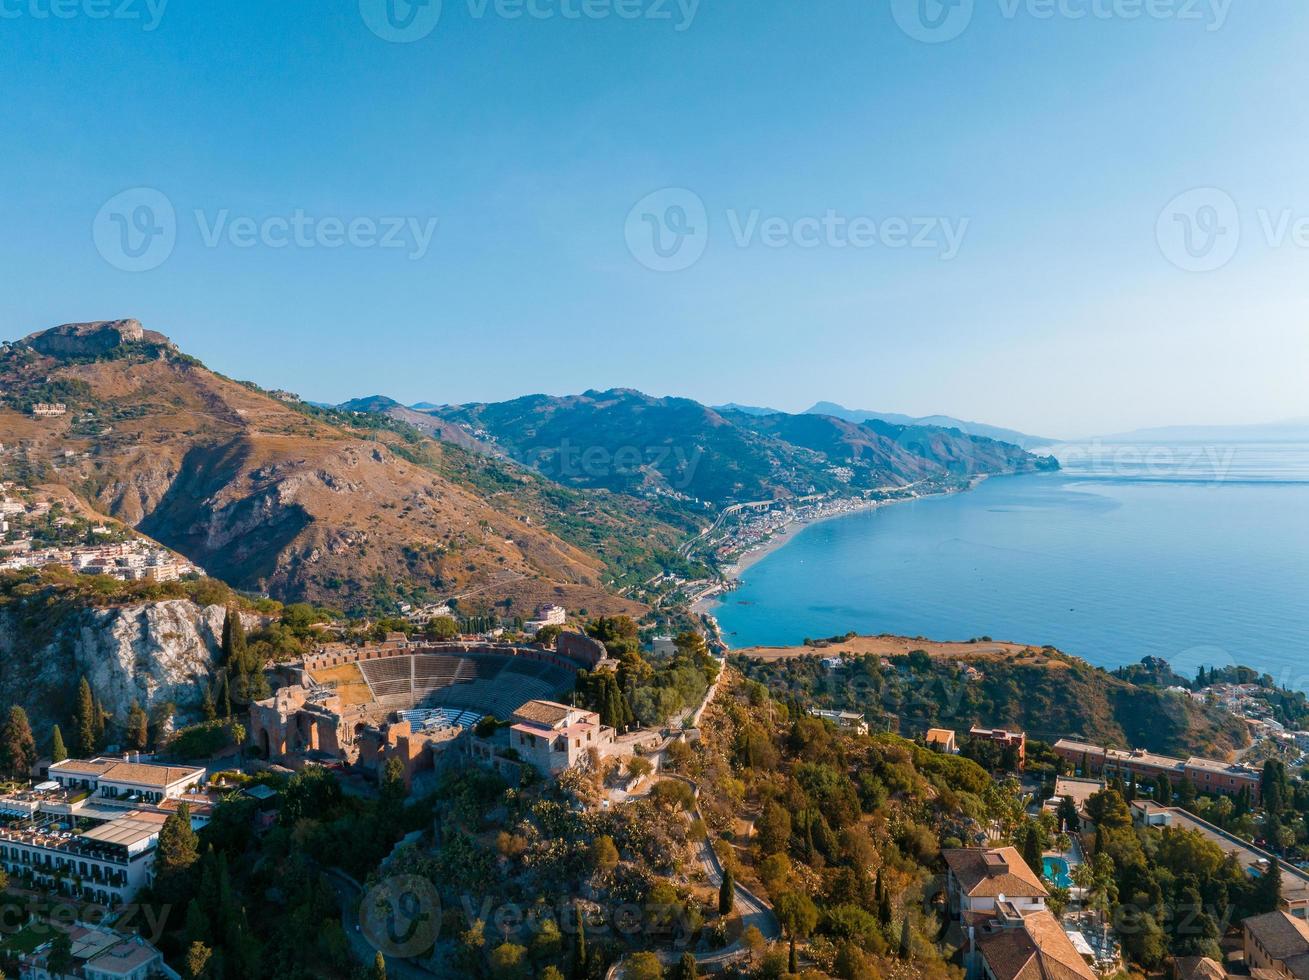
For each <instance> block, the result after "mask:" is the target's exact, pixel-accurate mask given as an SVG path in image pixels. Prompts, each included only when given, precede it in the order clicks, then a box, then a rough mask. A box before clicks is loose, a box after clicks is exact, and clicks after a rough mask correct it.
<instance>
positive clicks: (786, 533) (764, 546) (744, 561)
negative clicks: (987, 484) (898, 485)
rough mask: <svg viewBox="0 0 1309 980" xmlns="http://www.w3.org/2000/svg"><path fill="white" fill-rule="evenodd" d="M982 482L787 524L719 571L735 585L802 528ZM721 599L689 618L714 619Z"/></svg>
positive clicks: (713, 596)
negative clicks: (703, 617) (695, 616)
mask: <svg viewBox="0 0 1309 980" xmlns="http://www.w3.org/2000/svg"><path fill="white" fill-rule="evenodd" d="M985 479H986V477H985V476H979V477H977V478H975V479H974V480H973V481H972V482H970V483H969V485H968V486H967V487H966V488H961V489H955V490H942V491H941V492H940V493H927V494H922V495H921V496H914V497H896V498H893V499H890V500H864V501H860V502H858V503H855V504H854V505H853V506H851V507H848V508H846V509H844V510H840V511H836V512H834V513H831V514H820V515H818V516H816V517H809V518H804V519H797V520H794V521H791V522H790V523H789V524H787V525H786V527H784V528H782V530H780V531H778V532H776V533H775V534H773V535H772V536H770V537H769V538H768V540H766V541H763V542H761V543H760V544H758V545H756V546H755V547H753V548H751V549H750V550H748V551H746V552H745V553H743V554H742V555H741V556H740V557H739V558H737V559H736V560H735V561H734V562H732V563H731V564H730V565H727V566H726V567H725V568H723V576H724V578H725V579H726V580H727V581H728V582H729V583H731V582H737V581H739V580H740V579H741V576H742V575H744V574H745V573H746V572H747V571H748V570H749V569H750V568H751V567H753V566H754V565H757V564H758V563H759V562H761V561H763V560H764V559H765V558H767V557H768V556H769V555H771V554H772V553H773V552H775V551H779V550H781V549H782V548H785V547H786V546H787V545H788V544H790V543H791V542H792V541H793V540H794V539H795V537H796V535H798V534H799V533H800V532H801V531H803V530H805V529H806V528H810V527H815V526H817V525H819V524H822V523H825V522H826V521H834V520H837V519H838V518H841V517H850V516H852V515H854V514H862V513H865V512H867V511H875V510H878V509H880V508H882V507H889V506H891V505H893V504H903V503H910V502H912V501H915V500H927V499H929V498H931V497H948V496H950V495H951V494H956V493H967V492H968V491H969V490H972V489H973V488H974V487H976V486H977V485H978V484H979V483H981V482H982V481H983V480H985ZM723 595H724V591H723V590H715V591H712V592H710V593H708V594H707V595H703V596H701V597H700V598H699V599H696V601H695V602H693V603H691V606H690V609H691V612H692V614H694V615H697V616H707V617H708V618H709V619H714V616H713V611H714V608H715V607H716V606H718V605H719V603H721V602H722V601H723V598H722V597H723ZM714 624H715V626H717V620H714ZM719 633H720V635H721V630H720V631H719Z"/></svg>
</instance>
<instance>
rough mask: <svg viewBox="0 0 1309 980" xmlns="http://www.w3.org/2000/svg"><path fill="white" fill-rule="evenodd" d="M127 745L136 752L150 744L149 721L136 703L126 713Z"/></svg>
mask: <svg viewBox="0 0 1309 980" xmlns="http://www.w3.org/2000/svg"><path fill="white" fill-rule="evenodd" d="M127 744H128V746H129V747H130V748H133V749H137V750H138V751H144V750H145V748H146V746H147V745H149V744H150V719H149V718H148V717H146V713H145V711H143V710H142V708H141V705H140V704H138V703H137V702H136V701H133V702H132V707H131V708H129V709H128V711H127Z"/></svg>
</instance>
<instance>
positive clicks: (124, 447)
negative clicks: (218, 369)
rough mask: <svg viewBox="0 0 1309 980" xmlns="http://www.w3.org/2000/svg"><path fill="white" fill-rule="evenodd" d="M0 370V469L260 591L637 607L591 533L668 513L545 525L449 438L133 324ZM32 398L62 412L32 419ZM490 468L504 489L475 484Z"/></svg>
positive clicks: (328, 597) (24, 353)
mask: <svg viewBox="0 0 1309 980" xmlns="http://www.w3.org/2000/svg"><path fill="white" fill-rule="evenodd" d="M125 323H130V324H135V326H130V327H127V328H124V327H123V326H122V325H123V324H125ZM52 342H53V343H52ZM0 382H2V388H3V391H2V393H0V431H3V432H4V433H5V438H4V442H5V443H6V453H5V456H4V458H3V463H4V466H5V470H6V474H7V475H9V476H11V477H15V478H18V479H19V480H20V481H21V482H24V483H28V484H33V483H38V482H49V483H58V484H61V485H63V486H65V487H68V488H69V489H71V490H73V491H74V492H76V493H77V494H78V495H79V496H80V497H81V498H82V499H85V500H87V501H88V502H89V503H90V504H91V505H92V506H94V507H95V508H96V509H97V510H100V511H102V512H105V513H108V514H110V515H111V516H113V517H115V518H118V519H120V520H122V521H124V522H125V523H127V524H130V525H132V526H133V527H136V528H138V529H139V530H141V531H142V532H143V533H146V534H149V535H150V536H151V537H153V538H155V539H156V540H159V541H161V542H163V543H164V544H165V545H167V546H168V547H170V548H173V549H174V550H176V551H179V552H181V553H182V554H185V555H187V557H189V558H191V559H192V560H194V561H196V562H197V563H198V564H200V565H201V566H203V567H204V568H206V569H207V570H208V571H209V572H210V573H211V574H214V575H216V576H218V577H220V578H223V579H224V580H226V581H228V582H230V583H231V584H232V585H234V586H237V587H239V588H242V589H246V590H250V591H254V592H267V593H269V594H272V595H274V596H276V597H278V598H283V599H288V600H299V599H308V600H311V601H318V602H328V603H333V604H335V603H338V602H341V603H346V604H349V605H351V606H355V605H368V604H370V603H372V602H374V601H375V600H378V599H380V598H382V597H383V596H390V595H393V594H395V590H396V589H398V590H399V593H400V594H402V595H407V596H409V597H410V598H414V599H424V598H428V597H430V598H448V597H450V596H457V595H461V594H467V595H470V596H476V597H477V598H476V599H473V600H471V601H474V602H476V603H479V604H481V603H486V604H488V605H489V604H490V603H502V602H508V603H510V604H511V605H510V606H509V607H508V608H510V609H522V610H523V611H524V612H530V609H531V608H532V607H533V606H534V605H535V604H536V603H539V602H544V601H554V602H560V603H561V604H564V605H566V606H568V607H569V608H587V609H594V610H596V611H600V610H606V611H612V612H633V613H637V614H639V613H640V612H641V611H642V607H640V606H639V604H636V603H632V602H628V601H627V600H624V599H621V598H619V597H617V596H615V595H613V594H611V590H610V589H609V588H608V587H607V585H606V583H607V581H608V580H609V579H610V578H612V576H613V574H614V572H613V569H612V567H610V566H607V564H606V559H605V558H604V556H603V555H604V550H603V549H604V547H605V546H606V542H607V541H608V540H609V539H610V538H613V537H615V536H619V537H621V536H625V535H628V534H633V535H635V534H638V533H640V534H642V535H644V534H647V533H648V534H661V535H662V538H661V539H660V540H661V545H662V546H665V547H667V548H670V549H671V548H672V547H673V546H674V544H675V538H676V535H675V534H674V532H673V529H671V528H665V527H664V526H663V525H662V524H659V523H658V522H655V521H646V522H635V521H631V520H628V519H627V518H626V516H625V515H624V514H623V513H622V512H620V511H618V510H609V511H603V512H598V513H597V514H595V515H594V516H593V519H592V520H591V521H590V523H587V522H586V521H581V522H577V523H576V526H575V527H572V530H573V537H574V541H572V542H570V541H566V540H564V539H562V538H560V537H559V536H558V535H557V534H555V533H553V532H552V531H551V530H548V529H547V528H546V527H545V525H546V524H547V523H550V522H551V521H552V520H554V519H555V518H556V517H558V515H557V514H556V513H554V512H553V511H551V510H550V506H551V505H550V501H549V498H548V497H547V496H546V495H545V493H543V492H542V491H541V490H540V489H535V488H532V487H531V486H530V484H531V482H532V478H531V477H530V476H528V475H526V474H519V475H515V474H506V473H498V472H495V473H488V472H487V470H488V465H489V464H478V465H477V466H472V465H470V464H469V463H468V461H467V460H466V459H465V456H466V455H467V454H466V453H465V452H464V451H462V450H460V449H459V448H458V447H457V446H451V445H448V444H445V443H439V442H436V441H435V440H430V439H427V438H426V437H424V436H422V435H421V434H420V433H416V432H413V431H411V430H408V429H404V430H403V431H401V429H400V427H396V429H395V430H392V429H388V428H385V427H380V426H378V425H377V424H376V419H375V417H373V416H368V417H364V418H362V419H356V418H354V417H351V416H345V415H338V414H333V413H328V412H324V411H322V410H318V409H314V408H312V406H308V405H306V404H304V403H300V402H292V401H287V400H283V399H279V398H277V397H274V396H272V395H270V394H269V393H265V392H263V391H262V390H260V389H258V388H257V387H256V386H254V385H250V384H247V383H242V382H237V381H233V380H231V379H229V378H225V377H223V376H222V375H218V374H216V373H214V372H212V371H209V370H208V369H207V368H205V367H204V366H203V365H202V364H200V362H199V361H197V360H195V359H194V358H191V357H188V356H187V355H185V354H183V353H181V352H180V351H179V350H178V349H177V347H176V346H175V345H173V344H172V342H171V341H168V339H167V338H166V337H164V335H162V334H154V333H147V332H144V331H140V330H139V324H136V321H99V322H96V323H92V324H87V325H73V326H72V327H69V326H65V327H57V328H53V331H39V332H37V333H36V334H31V335H29V336H28V337H26V338H24V339H23V340H21V341H18V342H17V343H14V344H10V345H8V346H7V347H5V348H4V349H3V351H0ZM46 403H54V404H60V405H63V406H64V408H63V410H62V412H61V413H60V414H58V415H54V416H49V415H47V416H41V415H38V414H37V413H36V412H35V410H34V409H35V406H36V405H37V404H46ZM488 480H495V481H499V484H500V485H502V487H503V489H501V490H500V491H498V492H487V491H486V490H485V486H486V484H487V481H488ZM516 482H517V483H522V484H524V485H525V487H526V488H525V489H524V490H523V491H522V492H521V493H514V492H512V491H513V489H514V485H515V483H516ZM558 506H562V505H558ZM570 527H571V525H570ZM677 533H679V534H680V533H682V532H681V531H678V532H677ZM578 541H583V542H585V543H586V544H587V547H586V548H585V549H584V548H582V547H579V544H578V543H577V542H578ZM388 601H390V600H389V599H388Z"/></svg>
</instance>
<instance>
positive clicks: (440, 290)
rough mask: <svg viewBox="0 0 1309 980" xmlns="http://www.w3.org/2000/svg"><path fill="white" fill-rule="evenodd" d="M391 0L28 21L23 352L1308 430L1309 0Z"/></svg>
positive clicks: (1072, 428) (4, 73) (408, 393)
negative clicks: (114, 336)
mask: <svg viewBox="0 0 1309 980" xmlns="http://www.w3.org/2000/svg"><path fill="white" fill-rule="evenodd" d="M385 2H386V0H351V2H346V0H323V2H319V3H268V2H267V0H263V2H251V0H225V2H224V3H221V4H206V3H199V2H196V0H171V2H168V3H166V4H165V3H164V2H163V0H0V84H3V90H4V93H5V96H4V98H3V100H0V133H3V134H4V141H3V150H4V152H3V153H0V180H2V181H3V186H4V188H5V193H4V194H3V195H0V217H2V218H3V224H4V229H5V234H4V235H3V236H0V269H3V272H0V276H3V280H0V281H3V283H4V288H3V289H2V290H0V314H2V315H3V322H4V329H3V331H0V335H3V336H5V337H8V338H13V337H17V336H21V335H23V334H25V333H27V332H30V331H32V330H36V329H40V328H42V327H46V326H51V325H53V324H55V323H60V322H66V321H72V320H82V319H99V318H105V317H117V316H135V317H138V318H139V319H141V320H142V321H143V322H144V323H145V324H146V326H147V327H151V328H153V329H158V330H161V331H163V332H165V333H168V334H169V335H170V336H172V337H173V338H174V339H175V340H176V341H178V343H179V344H180V345H181V346H182V347H183V348H184V349H185V350H187V351H189V352H191V353H194V354H196V355H197V356H199V357H200V358H202V359H203V360H204V361H205V362H206V363H208V364H209V365H210V366H212V367H214V368H215V369H217V370H220V371H222V372H224V373H226V374H229V375H233V376H236V377H241V378H250V379H252V380H255V381H258V382H260V383H261V384H265V385H267V386H269V387H286V388H290V389H292V390H295V391H298V392H300V393H301V394H303V395H304V396H305V397H309V398H313V399H321V400H331V401H337V400H342V399H345V398H348V397H351V396H355V395H363V394H371V393H375V392H382V393H387V394H391V395H393V396H394V397H397V398H400V399H402V400H405V401H418V400H430V401H437V402H441V401H468V400H491V399H500V398H508V397H513V396H515V395H519V394H524V393H528V392H534V391H548V392H552V393H566V392H575V391H580V390H583V389H586V388H591V387H610V386H628V387H635V388H640V389H642V390H645V391H649V392H651V393H654V394H681V395H688V396H691V397H694V398H697V399H700V400H702V401H707V402H719V401H729V400H734V401H740V402H748V403H755V404H769V405H774V406H777V407H780V408H784V409H791V410H800V409H803V408H805V407H807V406H808V405H809V404H811V403H812V402H814V401H816V400H819V399H827V400H832V401H838V402H843V403H846V404H849V405H854V406H858V407H864V408H875V409H884V410H894V411H904V412H910V413H921V414H927V413H935V412H943V413H949V414H953V415H958V416H962V417H967V418H973V419H980V420H985V421H990V422H994V423H996V424H1004V425H1012V426H1015V427H1019V428H1023V429H1026V430H1028V431H1037V432H1040V433H1043V434H1054V435H1080V434H1092V433H1103V432H1113V431H1119V430H1123V429H1127V428H1133V427H1136V426H1142V425H1156V424H1172V423H1218V422H1231V423H1239V422H1257V421H1267V420H1273V419H1279V418H1287V417H1295V416H1307V415H1309V394H1306V388H1305V384H1304V376H1305V367H1306V365H1309V329H1306V326H1307V324H1306V320H1307V314H1309V301H1307V297H1306V287H1305V283H1306V281H1307V280H1306V275H1305V272H1306V268H1307V267H1309V183H1306V181H1305V179H1304V173H1305V171H1304V161H1305V159H1306V157H1307V156H1309V154H1307V153H1306V150H1307V149H1309V146H1307V145H1306V143H1307V142H1309V140H1307V138H1306V134H1309V101H1306V100H1305V99H1304V97H1303V93H1304V92H1305V90H1306V87H1307V83H1309V80H1307V79H1306V77H1305V76H1306V73H1307V71H1309V69H1306V67H1305V65H1306V62H1305V59H1304V57H1303V52H1304V50H1305V49H1306V45H1307V43H1309V8H1306V7H1305V6H1304V5H1303V4H1302V3H1298V2H1294V0H1265V2H1261V3H1259V4H1251V3H1249V2H1246V3H1245V4H1244V5H1241V4H1240V3H1239V2H1236V0H1233V2H1231V3H1230V4H1229V2H1228V0H1197V2H1193V0H971V3H970V2H969V0H956V3H958V4H959V6H956V7H954V8H941V7H939V6H938V5H937V0H922V2H923V3H924V4H925V5H926V6H925V7H924V8H923V11H922V12H920V11H919V9H918V8H917V7H916V6H914V0H904V2H903V3H902V2H901V0H872V2H852V0H806V2H796V0H791V2H776V0H750V2H746V0H737V2H723V0H701V2H699V3H698V4H697V3H695V0H681V4H680V6H679V3H678V2H677V0H668V2H664V0H588V3H589V5H584V3H583V0H531V2H532V4H533V7H532V10H534V11H535V15H533V14H531V13H527V12H526V8H525V7H523V6H522V3H526V2H527V0H522V3H520V2H519V0H498V2H496V0H487V2H485V3H484V2H483V0H444V4H443V5H442V6H441V7H440V10H439V14H440V16H439V20H437V21H432V20H431V17H432V14H433V13H434V12H435V8H433V7H431V6H428V7H425V8H423V7H419V8H409V7H408V5H407V3H406V0H391V2H393V3H396V4H399V6H397V7H394V8H393V9H392V11H391V14H392V15H394V16H393V17H392V19H390V20H387V19H386V13H387V12H386V10H385V9H384V4H385ZM52 5H53V7H52ZM56 11H57V12H58V13H59V14H61V16H55V12H56ZM104 11H108V12H109V13H111V14H113V15H114V16H109V17H106V18H102V17H100V16H97V14H99V13H101V12H104ZM620 12H621V13H622V14H624V15H625V16H620ZM924 12H925V14H926V16H927V17H928V20H927V21H924V20H922V19H921V13H924ZM516 13H519V14H521V16H515V14H516ZM1079 13H1080V14H1082V16H1077V15H1078V14H1079ZM409 14H413V15H414V21H413V24H414V27H412V28H410V30H411V32H413V31H417V32H421V33H422V35H423V36H421V37H419V38H416V39H413V38H403V39H401V40H387V39H385V38H384V37H381V36H379V32H377V31H374V30H372V29H370V27H369V24H370V23H372V24H374V25H377V26H379V30H380V33H381V34H387V33H388V32H390V33H392V34H393V36H398V35H400V34H403V28H402V27H397V26H395V25H397V24H399V25H403V23H404V18H405V17H406V16H408V15H409ZM938 14H939V15H940V20H941V22H942V23H944V24H945V25H946V26H945V28H944V30H945V31H948V32H954V31H955V30H956V29H958V36H956V37H953V39H950V40H942V38H941V34H940V33H938V34H936V35H932V33H931V31H930V30H929V29H928V26H925V25H930V24H934V23H936V22H937V21H936V20H934V19H933V18H936V17H937V15H938ZM897 15H898V17H897ZM397 17H398V18H399V19H396V18H397ZM916 17H917V18H919V19H918V20H915V19H914V18H916ZM951 18H954V20H951ZM388 25H390V26H389V27H388ZM902 25H907V26H902ZM147 28H149V29H147ZM429 28H430V31H429V30H428V29H429ZM911 35H918V36H911ZM922 36H926V37H927V40H926V41H924V40H922V39H921V37H922ZM1196 188H1199V189H1201V190H1200V191H1198V192H1196V191H1193V189H1196ZM141 189H145V190H141ZM124 192H126V194H125V193H124ZM1186 192H1191V193H1190V194H1187V193H1186ZM142 195H145V196H142ZM161 202H163V203H161ZM638 202H643V203H641V205H640V206H639V207H636V206H637V205H638ZM143 204H145V205H148V206H149V208H150V210H149V211H146V212H143V211H142V210H141V208H142V206H143ZM634 207H635V210H634ZM697 208H699V209H702V210H697ZM168 211H171V215H170V214H169V213H166V212H168ZM296 224H298V225H299V226H300V232H299V233H298V234H297V233H296V232H294V231H293V230H291V229H292V228H293V226H294V225H296ZM679 230H681V231H684V232H686V233H685V234H682V235H680V236H678V235H676V234H675V233H676V232H677V231H679ZM158 231H163V232H164V234H162V235H155V234H154V233H155V232H158ZM656 231H657V232H658V234H659V242H658V243H657V244H658V245H659V248H658V249H654V245H655V244H656V243H655V240H654V237H653V236H654V234H655V233H656ZM1188 232H1189V233H1190V235H1191V237H1190V239H1189V240H1188V239H1187V238H1185V237H1183V236H1185V235H1186V234H1187V233H1188ZM146 233H149V234H148V235H147V234H146ZM1238 233H1239V234H1238ZM142 236H144V237H142ZM643 236H644V238H643ZM137 245H140V247H139V248H138V247H136V246H137ZM146 245H149V246H150V247H149V248H146V247H145V246H146ZM393 246H394V247H393ZM1188 246H1190V247H1189V248H1188ZM134 264H136V265H140V266H142V267H143V271H129V269H130V268H131V267H132V266H133V265H134ZM652 266H653V268H652ZM669 266H671V267H673V268H668V267H669ZM661 269H662V270H664V271H660V270H661Z"/></svg>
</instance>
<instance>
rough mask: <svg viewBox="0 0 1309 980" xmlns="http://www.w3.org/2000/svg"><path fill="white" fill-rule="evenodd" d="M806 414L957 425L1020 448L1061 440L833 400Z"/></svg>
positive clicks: (1032, 447)
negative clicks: (853, 406) (884, 410)
mask: <svg viewBox="0 0 1309 980" xmlns="http://www.w3.org/2000/svg"><path fill="white" fill-rule="evenodd" d="M805 414H806V415H831V416H833V417H834V418H838V419H845V420H846V421H847V422H867V421H868V420H869V419H877V420H879V421H881V422H890V423H891V424H892V425H929V426H936V427H938V428H942V429H958V430H959V431H960V432H966V433H968V435H970V436H985V437H986V438H987V439H998V440H999V441H1000V442H1009V443H1012V444H1013V445H1015V446H1021V447H1022V448H1023V449H1034V448H1036V447H1038V446H1052V445H1055V444H1056V443H1058V442H1061V441H1062V440H1059V439H1048V438H1045V437H1044V436H1033V435H1028V434H1027V433H1026V432H1019V431H1018V430H1017V429H1005V428H1002V427H1000V426H998V425H987V424H986V423H984V422H965V421H964V420H963V419H956V418H952V417H951V416H949V415H924V416H921V417H915V416H912V415H901V414H900V413H898V412H873V411H869V410H867V409H861V408H845V407H844V406H842V405H838V404H836V403H835V402H819V403H818V404H816V405H815V406H814V407H813V408H811V409H809V410H808V411H807V412H806V413H805Z"/></svg>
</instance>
